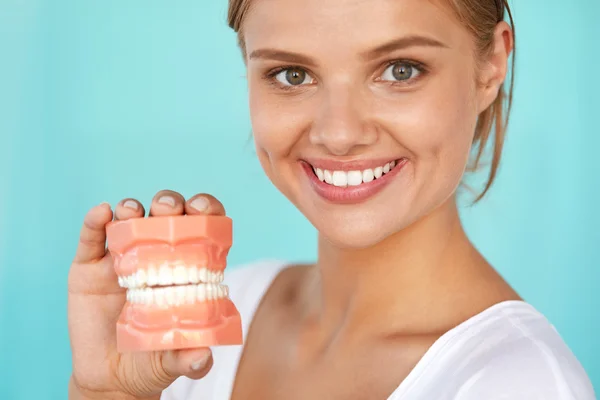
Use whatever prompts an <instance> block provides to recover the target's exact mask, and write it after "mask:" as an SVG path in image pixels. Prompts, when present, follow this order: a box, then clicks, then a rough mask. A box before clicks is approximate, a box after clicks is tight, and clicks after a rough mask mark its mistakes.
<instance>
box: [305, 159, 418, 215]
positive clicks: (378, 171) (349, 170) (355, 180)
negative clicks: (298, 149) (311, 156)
mask: <svg viewBox="0 0 600 400" xmlns="http://www.w3.org/2000/svg"><path fill="white" fill-rule="evenodd" d="M406 163H407V159H405V158H400V159H395V160H390V161H386V160H380V161H360V162H347V163H343V162H337V161H328V160H307V161H302V162H301V164H302V167H303V169H304V171H305V172H306V175H307V176H308V179H309V182H310V184H311V186H312V188H313V189H314V190H315V192H316V193H317V194H318V195H319V196H320V197H322V198H324V199H325V200H327V201H329V202H332V203H340V204H349V203H358V202H362V201H365V200H367V199H369V198H370V197H372V196H374V195H375V194H377V193H379V192H380V191H381V190H382V189H383V188H384V187H385V186H386V185H387V184H388V183H390V182H392V181H393V179H392V178H393V177H394V176H396V175H398V174H399V173H400V171H401V170H402V169H403V167H404V166H405V165H406Z"/></svg>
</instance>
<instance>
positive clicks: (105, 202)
mask: <svg viewBox="0 0 600 400" xmlns="http://www.w3.org/2000/svg"><path fill="white" fill-rule="evenodd" d="M98 205H99V206H105V205H106V206H108V207H109V208H110V203H109V202H108V201H103V202H102V203H100V204H98Z"/></svg>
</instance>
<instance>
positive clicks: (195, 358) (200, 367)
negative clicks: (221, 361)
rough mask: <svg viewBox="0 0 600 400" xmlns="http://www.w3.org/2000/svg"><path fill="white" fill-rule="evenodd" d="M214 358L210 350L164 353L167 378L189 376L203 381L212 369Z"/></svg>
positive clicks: (184, 350) (164, 367)
mask: <svg viewBox="0 0 600 400" xmlns="http://www.w3.org/2000/svg"><path fill="white" fill-rule="evenodd" d="M212 365H213V358H212V351H211V350H210V348H205V347H203V348H198V349H182V350H171V351H166V352H164V353H163V358H162V366H163V368H162V369H163V370H164V372H165V374H166V375H167V376H175V377H176V378H178V377H180V376H187V377H188V378H190V379H201V378H203V377H204V376H206V374H208V372H209V371H210V369H211V368H212Z"/></svg>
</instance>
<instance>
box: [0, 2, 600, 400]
mask: <svg viewBox="0 0 600 400" xmlns="http://www.w3.org/2000/svg"><path fill="white" fill-rule="evenodd" d="M513 3H515V2H513ZM513 7H514V14H515V20H516V28H517V73H516V93H515V105H514V107H515V108H514V112H513V115H512V121H511V125H510V129H509V136H508V141H507V146H506V151H505V157H504V160H503V164H502V168H501V171H500V175H499V177H498V181H497V184H496V185H495V186H494V188H493V190H492V191H491V192H490V195H489V197H488V198H487V199H486V200H485V201H484V202H482V203H480V204H478V205H477V206H475V207H465V208H464V209H463V216H464V221H465V224H466V226H467V229H468V231H469V233H470V235H471V237H472V239H473V240H474V242H475V243H476V244H477V246H478V247H479V248H480V249H481V251H482V252H483V253H484V255H486V256H487V257H488V258H489V260H490V261H491V262H492V263H493V264H494V265H495V266H497V268H498V270H499V271H500V272H501V273H502V274H503V275H504V276H505V277H506V278H507V279H508V280H509V282H510V283H511V284H513V285H514V286H515V288H516V289H517V290H518V291H519V292H520V293H521V294H522V295H523V296H524V297H525V298H526V299H527V300H529V301H530V302H531V303H532V304H533V305H535V306H536V307H537V308H538V309H539V310H541V311H542V312H543V313H545V314H546V315H547V316H548V318H549V319H550V320H551V321H552V322H553V323H554V324H555V325H556V326H557V328H558V329H559V331H560V332H561V333H562V335H563V337H564V338H565V340H566V341H567V343H568V344H569V345H570V346H571V348H572V349H573V351H574V352H575V354H576V355H577V356H578V358H579V359H580V360H581V362H582V364H583V365H584V367H585V368H586V369H587V372H588V373H589V375H590V377H591V378H592V380H593V382H594V385H595V387H596V388H598V387H600V344H599V338H600V329H599V328H600V321H599V311H598V310H599V309H600V291H599V290H598V281H599V278H600V272H599V266H600V265H599V264H600V263H599V261H598V260H599V259H600V257H599V256H600V254H599V252H600V250H599V248H600V247H599V245H600V233H598V227H599V226H600V215H599V214H598V205H599V204H600V185H599V175H600V167H599V163H598V155H597V153H598V150H599V149H600V131H599V129H598V126H599V123H598V114H599V113H600V101H599V100H598V95H599V93H600V80H599V79H598V66H599V65H600V45H599V44H598V42H599V40H600V24H598V22H597V17H598V15H600V2H598V0H577V1H558V0H527V1H520V2H518V4H515V5H514V6H513ZM226 9H227V4H226V1H225V0H219V1H199V0H194V1H192V0H180V1H177V2H173V1H156V0H151V1H148V0H144V1H141V0H129V1H116V0H104V1H102V2H97V1H82V0H53V1H41V0H39V1H36V0H20V1H19V0H0V135H1V136H0V139H1V140H0V285H1V286H0V361H1V362H0V389H1V393H2V396H1V397H2V398H6V399H11V400H21V399H23V400H30V399H65V398H66V396H67V394H66V388H67V381H68V378H69V374H70V366H71V360H70V356H71V355H70V348H69V340H68V332H67V316H66V299H67V286H66V284H67V272H68V269H69V265H70V262H71V259H72V257H73V254H74V250H75V246H76V244H77V238H78V233H79V228H80V225H81V223H82V219H83V216H84V214H85V212H86V211H87V210H88V209H89V208H90V207H92V206H94V205H96V204H98V203H100V202H102V201H109V202H111V204H113V205H114V204H115V203H116V202H118V201H119V200H120V199H121V198H123V197H129V196H132V197H137V198H139V199H142V200H143V201H144V202H145V203H146V204H147V203H148V201H149V200H150V199H151V197H152V196H153V195H154V193H155V192H156V191H158V190H160V189H164V188H170V189H174V190H177V191H180V192H181V193H183V194H184V195H185V196H191V195H193V194H194V193H196V192H199V191H205V192H209V193H212V194H214V195H215V196H217V197H218V198H219V199H221V200H222V201H223V203H224V204H225V206H226V208H227V210H228V213H229V215H231V216H232V218H233V219H234V222H235V244H234V247H233V249H232V252H231V256H230V263H231V264H240V263H244V262H247V261H251V260H255V259H257V258H265V257H266V258H285V259H290V260H300V261H303V260H310V259H312V258H313V257H314V256H315V238H316V235H315V232H314V230H313V228H312V226H310V225H309V224H308V223H307V222H306V221H305V220H304V219H303V217H302V216H301V215H300V214H299V212H298V211H297V210H296V209H295V208H293V206H291V205H290V204H288V202H287V201H286V200H285V199H284V198H283V196H281V195H280V194H279V193H278V192H277V191H276V190H275V189H274V188H273V187H272V186H271V184H270V183H269V182H268V181H267V179H266V178H265V177H264V175H263V172H262V170H261V168H260V166H259V164H258V161H257V159H256V156H255V153H254V149H253V146H252V144H251V143H249V142H248V137H249V133H250V123H249V115H248V108H247V99H246V95H247V92H246V82H245V78H244V66H243V63H242V59H241V56H240V54H239V51H238V49H237V48H236V42H235V36H234V33H233V32H231V31H230V30H229V28H228V27H227V26H226V23H225V18H226ZM596 390H598V389H596Z"/></svg>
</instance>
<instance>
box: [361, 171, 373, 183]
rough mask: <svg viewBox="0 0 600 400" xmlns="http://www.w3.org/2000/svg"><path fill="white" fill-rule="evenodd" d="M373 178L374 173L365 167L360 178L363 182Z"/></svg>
mask: <svg viewBox="0 0 600 400" xmlns="http://www.w3.org/2000/svg"><path fill="white" fill-rule="evenodd" d="M373 179H375V174H374V173H373V170H372V169H365V170H364V171H363V173H362V180H363V182H364V183H369V182H371V181H372V180H373Z"/></svg>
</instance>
